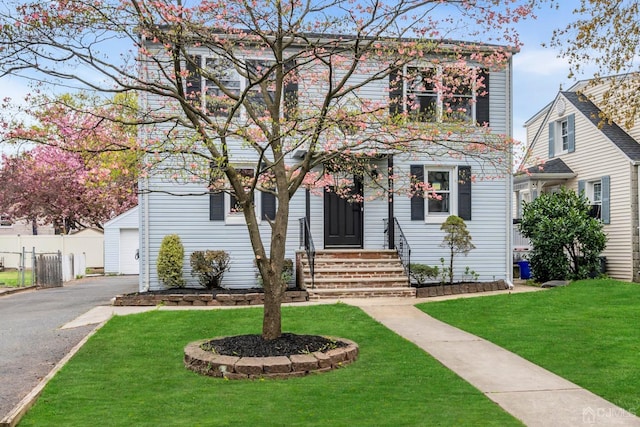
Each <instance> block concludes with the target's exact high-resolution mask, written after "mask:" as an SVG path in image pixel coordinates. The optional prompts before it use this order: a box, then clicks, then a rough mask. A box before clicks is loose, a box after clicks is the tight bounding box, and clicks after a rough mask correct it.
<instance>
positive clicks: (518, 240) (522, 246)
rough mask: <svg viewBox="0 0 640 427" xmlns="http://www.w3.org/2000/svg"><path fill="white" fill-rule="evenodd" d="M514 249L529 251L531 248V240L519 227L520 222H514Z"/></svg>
mask: <svg viewBox="0 0 640 427" xmlns="http://www.w3.org/2000/svg"><path fill="white" fill-rule="evenodd" d="M512 236H513V249H514V250H518V251H528V250H530V249H531V242H530V241H529V239H527V238H526V237H524V236H523V235H522V233H521V232H520V228H518V224H513V233H512Z"/></svg>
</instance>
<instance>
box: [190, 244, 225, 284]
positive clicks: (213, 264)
mask: <svg viewBox="0 0 640 427" xmlns="http://www.w3.org/2000/svg"><path fill="white" fill-rule="evenodd" d="M190 263H191V275H192V276H198V282H199V283H200V284H201V285H202V286H204V287H205V288H207V289H214V288H220V287H222V285H221V284H222V278H223V277H224V273H225V272H226V271H227V270H229V254H228V253H226V252H225V251H210V250H207V251H195V252H193V253H192V254H191V259H190Z"/></svg>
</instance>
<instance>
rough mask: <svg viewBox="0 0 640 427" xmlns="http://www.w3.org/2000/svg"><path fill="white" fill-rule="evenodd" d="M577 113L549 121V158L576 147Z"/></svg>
mask: <svg viewBox="0 0 640 427" xmlns="http://www.w3.org/2000/svg"><path fill="white" fill-rule="evenodd" d="M575 134H576V132H575V115H574V114H570V115H568V116H566V117H562V118H560V119H558V120H556V121H554V122H550V123H549V158H552V157H555V156H558V155H560V154H565V153H573V152H574V151H575V149H576V141H575V139H576V137H575Z"/></svg>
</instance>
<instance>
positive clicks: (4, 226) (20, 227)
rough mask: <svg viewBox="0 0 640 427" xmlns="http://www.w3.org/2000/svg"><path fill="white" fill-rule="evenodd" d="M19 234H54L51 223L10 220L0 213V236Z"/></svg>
mask: <svg viewBox="0 0 640 427" xmlns="http://www.w3.org/2000/svg"><path fill="white" fill-rule="evenodd" d="M15 234H20V235H21V236H31V235H43V234H55V229H54V228H53V225H38V224H35V223H33V222H31V221H23V220H20V221H12V220H11V219H9V217H7V216H5V215H0V236H7V235H15Z"/></svg>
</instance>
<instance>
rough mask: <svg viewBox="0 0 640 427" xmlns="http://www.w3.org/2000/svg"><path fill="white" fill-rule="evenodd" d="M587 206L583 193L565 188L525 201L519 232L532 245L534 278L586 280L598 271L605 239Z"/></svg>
mask: <svg viewBox="0 0 640 427" xmlns="http://www.w3.org/2000/svg"><path fill="white" fill-rule="evenodd" d="M590 209H591V207H590V204H589V201H588V200H587V198H586V197H585V196H584V195H583V194H580V195H578V194H576V193H575V192H574V191H571V190H567V189H565V188H562V189H561V190H560V191H559V192H557V193H542V194H541V195H540V196H539V197H538V198H536V199H535V200H533V201H531V202H529V203H524V205H523V210H522V221H521V223H520V231H521V232H522V235H523V236H525V237H527V238H528V239H529V240H530V241H531V245H532V246H533V249H532V250H531V251H530V252H529V256H528V259H529V262H530V263H531V270H532V272H533V275H534V277H535V279H536V280H537V281H539V282H546V281H549V280H567V279H571V280H575V279H585V278H588V277H589V275H590V274H591V273H592V272H593V271H597V270H598V268H599V266H600V259H599V255H600V253H601V252H602V251H603V250H604V248H605V247H606V243H607V238H606V235H605V234H604V232H603V231H602V223H601V222H600V221H599V220H597V219H595V218H592V217H591V216H590V215H589V212H590Z"/></svg>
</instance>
